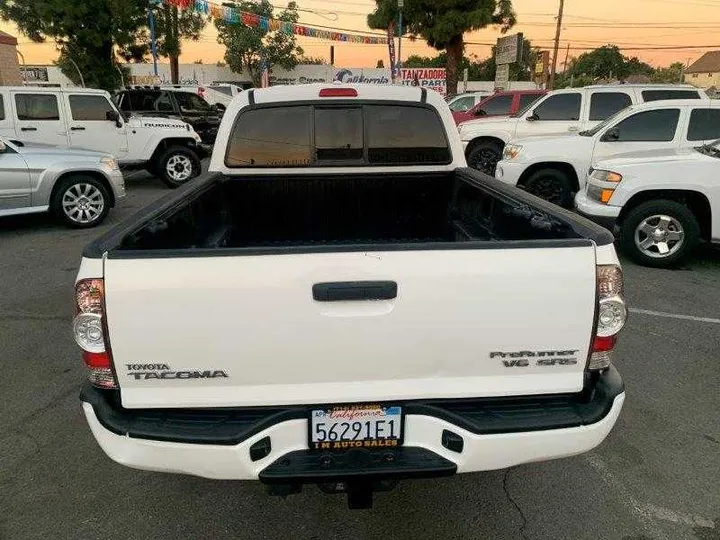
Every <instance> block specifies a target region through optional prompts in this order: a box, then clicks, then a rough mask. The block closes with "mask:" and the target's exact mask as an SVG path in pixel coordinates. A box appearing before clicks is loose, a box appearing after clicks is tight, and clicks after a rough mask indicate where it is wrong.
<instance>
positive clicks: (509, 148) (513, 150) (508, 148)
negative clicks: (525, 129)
mask: <svg viewBox="0 0 720 540" xmlns="http://www.w3.org/2000/svg"><path fill="white" fill-rule="evenodd" d="M522 148H523V147H522V145H521V144H506V145H505V149H504V150H503V159H515V158H516V157H518V156H519V155H520V151H521V150H522Z"/></svg>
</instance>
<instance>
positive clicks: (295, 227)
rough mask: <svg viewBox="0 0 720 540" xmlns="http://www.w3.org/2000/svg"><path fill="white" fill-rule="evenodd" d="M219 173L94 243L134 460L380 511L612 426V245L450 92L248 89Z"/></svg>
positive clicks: (92, 380)
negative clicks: (505, 153)
mask: <svg viewBox="0 0 720 540" xmlns="http://www.w3.org/2000/svg"><path fill="white" fill-rule="evenodd" d="M210 171H211V172H210V173H209V174H208V175H207V176H206V177H204V178H203V179H201V180H199V181H196V182H193V183H192V184H189V185H187V186H184V187H183V188H181V189H179V190H177V191H176V192H173V193H172V194H170V195H169V196H168V197H166V198H164V199H162V200H160V201H158V202H157V203H155V204H154V205H151V206H150V207H148V208H146V209H144V210H142V211H141V212H140V213H139V214H137V215H136V216H135V217H134V218H131V219H130V220H129V221H127V222H125V223H123V224H121V225H119V226H117V227H116V228H115V229H114V230H112V231H110V232H108V233H107V234H106V235H105V236H103V237H101V238H99V239H98V240H96V241H95V242H93V243H92V244H90V245H89V246H88V247H87V248H86V250H85V251H84V253H83V259H82V263H81V266H80V270H79V273H78V275H77V281H76V306H75V308H76V316H75V319H74V322H73V331H74V335H75V339H76V342H77V343H78V345H79V346H80V347H81V349H82V355H83V359H84V361H85V364H86V365H87V367H88V370H89V371H88V372H89V381H88V382H87V383H86V385H85V386H84V388H83V390H82V393H81V400H82V406H83V410H84V412H85V415H86V418H87V421H88V423H89V425H90V429H91V430H92V432H93V434H94V436H95V438H96V439H97V441H98V443H99V444H100V446H101V447H102V448H103V450H104V451H105V452H106V453H107V454H108V455H109V456H110V457H111V458H112V459H113V460H115V461H117V462H119V463H122V464H125V465H127V466H130V467H135V468H139V469H146V470H153V471H165V472H173V473H186V474H193V475H199V476H203V477H207V478H217V479H236V480H258V479H259V480H260V481H261V482H263V483H265V484H267V485H268V486H269V487H270V491H271V493H275V494H287V493H292V492H295V491H297V490H299V489H300V488H301V486H302V485H303V484H318V485H320V486H321V487H322V488H323V489H324V490H325V491H329V492H338V491H343V492H347V494H348V501H349V504H350V506H351V507H367V506H368V505H370V504H371V501H372V493H373V491H374V490H378V489H387V488H389V487H392V485H394V483H396V482H397V481H398V480H400V479H407V478H418V477H437V476H447V475H452V474H455V473H464V472H470V471H482V470H490V469H501V468H505V467H511V466H513V465H517V464H520V463H528V462H534V461H541V460H547V459H553V458H559V457H563V456H571V455H575V454H578V453H582V452H586V451H588V450H590V449H592V448H594V447H595V446H597V445H598V444H599V443H600V442H601V441H602V440H603V439H604V438H605V437H606V436H607V434H608V433H609V432H610V430H611V429H612V427H613V425H614V424H615V421H616V420H617V418H618V415H619V414H620V410H621V408H622V405H623V401H624V399H625V393H624V388H623V383H622V380H621V379H620V376H619V375H618V372H617V371H616V370H615V368H614V367H613V366H612V365H611V355H612V350H613V348H614V346H615V342H616V338H617V335H618V332H619V331H620V329H621V328H622V327H623V325H624V322H625V318H626V308H625V302H624V299H623V283H622V272H621V269H620V266H619V263H618V259H617V257H616V254H615V250H614V248H613V237H612V235H611V234H610V233H609V232H608V231H606V230H605V229H603V228H602V227H599V226H597V225H595V224H593V223H591V222H590V221H588V220H585V219H584V218H581V217H579V216H576V215H574V214H571V213H569V212H566V211H564V210H562V209H560V208H558V207H556V206H554V205H552V204H550V203H547V202H545V201H542V200H540V199H538V198H536V197H533V196H532V195H529V194H527V193H524V192H523V191H521V190H518V189H517V188H514V187H511V186H507V185H504V184H503V183H501V182H499V181H497V180H495V179H493V178H490V177H488V176H486V175H483V174H482V173H479V172H477V171H473V170H471V169H468V168H466V164H465V160H464V157H463V153H462V147H461V144H460V140H459V138H458V135H457V131H456V128H455V126H454V123H453V119H452V116H451V114H450V111H449V109H448V108H447V106H446V105H445V104H444V102H443V101H442V97H441V96H440V95H439V94H436V93H434V92H431V91H426V90H425V89H422V88H415V87H381V86H374V85H355V86H352V85H332V86H329V85H301V86H293V87H292V88H287V87H272V88H269V89H263V90H250V91H247V92H244V93H243V94H242V95H240V96H239V97H237V98H236V99H235V100H233V102H232V104H231V105H230V107H229V108H228V110H227V112H226V114H225V116H224V118H223V121H222V124H221V126H220V130H219V134H218V137H217V142H216V144H215V148H214V152H213V156H212V158H211V163H210Z"/></svg>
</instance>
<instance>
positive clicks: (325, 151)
mask: <svg viewBox="0 0 720 540" xmlns="http://www.w3.org/2000/svg"><path fill="white" fill-rule="evenodd" d="M315 156H316V157H317V160H318V161H328V160H330V161H332V160H348V159H349V160H355V159H357V160H361V159H362V158H363V118H362V109H361V108H360V107H357V108H354V109H349V108H341V109H315Z"/></svg>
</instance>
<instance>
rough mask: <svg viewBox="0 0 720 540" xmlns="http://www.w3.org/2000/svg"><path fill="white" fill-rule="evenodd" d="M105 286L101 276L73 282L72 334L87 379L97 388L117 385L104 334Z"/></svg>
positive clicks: (115, 386)
mask: <svg viewBox="0 0 720 540" xmlns="http://www.w3.org/2000/svg"><path fill="white" fill-rule="evenodd" d="M104 317H105V288H104V283H103V280H102V279H81V280H80V281H78V282H77V284H76V285H75V318H74V319H73V324H72V328H73V335H74V337H75V343H77V344H78V346H79V347H80V348H81V349H82V351H83V361H84V362H85V365H86V366H87V368H88V371H89V373H88V378H89V379H90V382H91V383H92V384H94V385H95V386H98V387H100V388H117V381H116V380H115V375H114V374H113V371H112V358H111V357H110V351H109V347H108V344H107V339H106V335H105V321H104Z"/></svg>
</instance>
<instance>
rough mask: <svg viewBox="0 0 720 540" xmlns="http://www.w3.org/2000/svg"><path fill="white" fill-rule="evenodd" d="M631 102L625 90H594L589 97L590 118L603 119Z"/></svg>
mask: <svg viewBox="0 0 720 540" xmlns="http://www.w3.org/2000/svg"><path fill="white" fill-rule="evenodd" d="M631 104H632V100H631V99H630V96H629V95H628V94H626V93H625V92H595V93H594V94H593V95H592V97H591V98H590V120H605V119H606V118H609V117H610V116H612V115H613V114H615V113H616V112H618V111H621V110H622V109H624V108H625V107H628V106H629V105H631Z"/></svg>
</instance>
